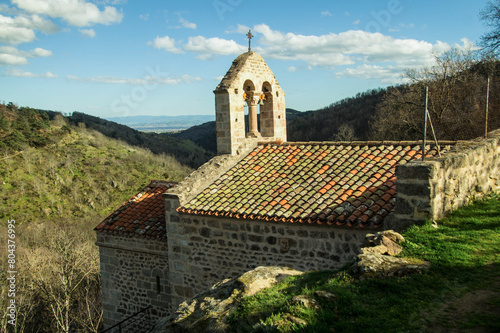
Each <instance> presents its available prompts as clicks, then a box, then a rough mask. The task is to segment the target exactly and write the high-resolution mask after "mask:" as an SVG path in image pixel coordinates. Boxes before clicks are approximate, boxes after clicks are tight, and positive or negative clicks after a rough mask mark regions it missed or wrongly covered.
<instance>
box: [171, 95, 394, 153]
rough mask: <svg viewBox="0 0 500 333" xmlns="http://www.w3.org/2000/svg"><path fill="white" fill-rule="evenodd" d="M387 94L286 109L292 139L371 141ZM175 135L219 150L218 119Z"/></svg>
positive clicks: (359, 96) (288, 128) (208, 149)
mask: <svg viewBox="0 0 500 333" xmlns="http://www.w3.org/2000/svg"><path fill="white" fill-rule="evenodd" d="M384 94H385V89H376V90H369V91H367V92H364V93H359V94H357V95H356V96H355V97H352V98H346V99H343V100H341V101H338V102H336V103H332V104H330V105H329V106H327V107H324V108H322V109H319V110H315V111H306V112H300V111H297V110H294V109H286V121H287V133H288V141H335V140H344V141H352V140H370V137H369V132H370V121H371V119H372V117H373V116H374V114H375V108H376V106H377V105H378V103H380V102H381V101H382V98H383V96H384ZM246 118H247V117H246ZM246 124H248V119H247V120H246ZM247 126H248V125H247ZM171 135H172V136H173V137H176V138H179V139H186V140H191V141H193V142H194V143H196V144H197V145H199V146H201V147H203V148H204V149H206V150H207V151H209V152H211V153H214V154H215V152H216V150H217V142H216V135H215V121H211V122H207V123H204V124H201V125H197V126H193V127H191V128H189V129H187V130H184V131H181V132H179V133H175V134H171Z"/></svg>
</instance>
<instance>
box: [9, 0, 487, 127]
mask: <svg viewBox="0 0 500 333" xmlns="http://www.w3.org/2000/svg"><path fill="white" fill-rule="evenodd" d="M486 3H487V1H486V0H453V1H449V0H440V1H429V0H420V1H417V0H383V1H379V0H371V1H368V0H351V1H338V0H337V1H332V0H330V1H304V0H302V1H293V0H288V1H267V2H250V1H243V0H203V1H202V0H198V1H194V0H184V1H168V0H166V1H149V0H147V1H138V0H96V1H90V0H11V1H0V101H4V102H10V101H12V102H14V103H16V104H18V105H20V106H30V107H35V108H40V109H48V110H56V111H62V112H71V111H80V112H84V113H87V114H91V115H95V116H99V117H103V118H105V117H115V116H132V115H171V116H173V115H189V114H191V115H198V114H206V115H210V114H214V95H213V90H214V89H215V87H216V86H217V84H218V82H219V81H220V79H221V78H222V76H223V75H224V74H225V73H226V71H227V70H228V69H229V67H230V66H231V63H232V61H233V59H234V58H236V57H237V56H238V55H239V54H241V53H243V52H246V51H247V48H248V39H247V38H246V36H245V34H246V33H247V32H248V30H249V29H252V33H253V35H254V38H253V39H252V50H253V51H257V52H259V53H260V54H261V55H262V56H263V57H264V59H265V60H266V61H267V63H268V65H269V66H270V67H271V69H272V70H273V72H274V74H275V75H276V78H277V79H278V82H279V83H280V85H281V86H282V88H283V89H284V90H285V93H286V94H287V95H286V105H287V107H290V108H294V109H297V110H301V111H306V110H314V109H317V108H321V107H324V106H327V105H329V104H330V103H333V102H336V101H338V100H340V99H343V98H346V97H351V96H354V95H356V93H358V92H363V91H366V90H368V89H373V88H378V87H386V86H388V85H393V84H397V83H400V82H401V76H400V74H401V72H402V70H403V69H405V68H411V67H415V66H416V67H418V66H422V65H430V64H432V61H433V57H434V56H433V54H441V53H442V52H444V51H446V50H448V49H449V48H450V47H454V46H458V47H467V46H468V45H474V44H477V42H478V40H479V38H480V36H481V35H482V34H483V33H484V32H485V31H486V27H485V26H484V25H483V24H482V22H481V21H480V19H479V12H480V10H481V9H483V8H484V7H485V6H486Z"/></svg>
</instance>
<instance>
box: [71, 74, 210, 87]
mask: <svg viewBox="0 0 500 333" xmlns="http://www.w3.org/2000/svg"><path fill="white" fill-rule="evenodd" d="M66 78H67V79H68V80H72V81H79V82H85V83H111V84H129V85H155V84H183V83H193V82H200V81H202V79H201V78H200V77H197V76H191V75H183V76H181V77H156V76H148V77H144V78H122V77H116V76H93V77H89V78H82V77H78V76H74V75H67V76H66Z"/></svg>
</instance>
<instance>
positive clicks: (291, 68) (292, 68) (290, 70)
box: [286, 66, 297, 72]
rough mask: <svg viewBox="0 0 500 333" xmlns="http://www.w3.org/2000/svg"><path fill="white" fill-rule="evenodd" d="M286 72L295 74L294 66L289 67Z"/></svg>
mask: <svg viewBox="0 0 500 333" xmlns="http://www.w3.org/2000/svg"><path fill="white" fill-rule="evenodd" d="M286 70H287V71H289V72H296V71H297V68H296V67H295V66H290V67H288V68H287V69H286Z"/></svg>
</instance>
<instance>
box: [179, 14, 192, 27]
mask: <svg viewBox="0 0 500 333" xmlns="http://www.w3.org/2000/svg"><path fill="white" fill-rule="evenodd" d="M179 21H180V22H181V24H182V26H183V27H184V28H188V29H196V23H192V22H189V21H187V20H186V19H184V18H183V17H179Z"/></svg>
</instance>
